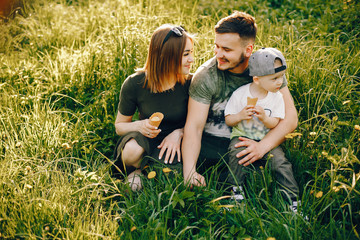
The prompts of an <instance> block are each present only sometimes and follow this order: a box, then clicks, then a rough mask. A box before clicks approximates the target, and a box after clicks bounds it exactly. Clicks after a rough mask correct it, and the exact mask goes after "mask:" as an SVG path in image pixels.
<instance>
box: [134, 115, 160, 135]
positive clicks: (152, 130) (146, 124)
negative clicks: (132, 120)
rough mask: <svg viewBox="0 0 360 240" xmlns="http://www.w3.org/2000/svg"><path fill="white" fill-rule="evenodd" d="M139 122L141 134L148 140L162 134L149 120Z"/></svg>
mask: <svg viewBox="0 0 360 240" xmlns="http://www.w3.org/2000/svg"><path fill="white" fill-rule="evenodd" d="M138 122H139V125H140V126H139V132H140V133H141V134H142V135H144V136H145V137H148V138H156V137H157V135H159V133H160V132H161V130H160V129H158V128H157V127H155V126H153V125H151V124H150V120H149V119H144V120H140V121H138Z"/></svg>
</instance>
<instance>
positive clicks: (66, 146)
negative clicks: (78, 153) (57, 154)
mask: <svg viewBox="0 0 360 240" xmlns="http://www.w3.org/2000/svg"><path fill="white" fill-rule="evenodd" d="M61 147H62V148H65V149H66V150H68V149H71V146H70V144H68V143H63V144H61Z"/></svg>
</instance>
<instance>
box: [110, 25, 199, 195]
mask: <svg viewBox="0 0 360 240" xmlns="http://www.w3.org/2000/svg"><path fill="white" fill-rule="evenodd" d="M193 61H194V59H193V39H192V37H191V36H190V35H189V34H188V33H187V32H186V31H185V30H184V29H183V28H182V27H172V26H170V25H163V26H161V27H159V28H158V29H156V30H155V32H154V33H153V35H152V37H151V41H150V46H149V52H148V56H147V60H146V63H145V67H144V68H143V69H141V70H139V71H137V72H136V73H134V74H133V75H131V76H129V77H128V78H127V79H126V80H125V81H124V83H123V85H122V87H121V91H120V102H119V105H118V113H117V117H116V121H115V129H116V133H117V134H118V135H121V136H122V137H121V138H120V140H119V142H118V144H117V146H116V149H115V153H114V155H115V160H116V161H115V166H116V167H114V168H113V172H114V174H115V175H116V174H119V173H123V172H125V174H128V177H127V181H128V182H129V184H130V186H131V189H132V190H134V191H135V190H138V189H140V188H141V181H140V175H141V166H144V164H145V161H146V159H147V158H143V157H144V156H152V157H154V158H155V159H159V161H162V162H164V163H165V164H172V163H176V161H177V162H180V159H181V153H180V144H181V139H182V136H183V127H184V125H185V120H186V114H187V102H188V89H189V85H190V79H191V75H189V73H190V67H191V64H192V62H193ZM136 109H137V110H138V113H139V120H138V121H134V122H132V117H133V115H134V114H135V112H136ZM154 112H161V113H163V114H164V119H163V120H162V122H161V124H160V126H159V128H156V127H154V126H152V125H151V124H150V123H149V117H150V116H151V115H152V114H153V113H154ZM175 159H176V160H175ZM119 170H120V171H119Z"/></svg>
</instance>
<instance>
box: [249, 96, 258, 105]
mask: <svg viewBox="0 0 360 240" xmlns="http://www.w3.org/2000/svg"><path fill="white" fill-rule="evenodd" d="M257 100H258V98H257V97H256V98H251V97H247V105H253V106H255V105H256V103H257Z"/></svg>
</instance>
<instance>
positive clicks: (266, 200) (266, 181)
mask: <svg viewBox="0 0 360 240" xmlns="http://www.w3.org/2000/svg"><path fill="white" fill-rule="evenodd" d="M235 9H236V10H242V11H246V12H249V13H250V14H252V15H254V16H255V17H256V19H257V22H258V26H259V34H258V38H257V41H256V46H255V48H256V49H258V48H260V47H270V46H271V47H276V48H279V49H280V50H281V51H282V52H284V55H285V57H286V59H287V63H288V71H287V79H288V82H289V89H290V91H291V93H292V95H293V98H294V101H295V105H296V107H297V109H298V113H299V127H298V129H297V130H296V132H298V133H300V134H301V135H300V136H296V137H293V138H291V139H288V140H287V141H286V142H285V144H284V147H285V148H286V154H287V156H288V157H289V159H290V161H291V162H292V164H293V168H294V173H295V177H296V180H297V181H298V183H299V186H300V190H301V194H300V200H301V201H302V203H303V204H302V206H301V208H300V211H301V212H302V213H303V215H306V216H308V217H309V220H308V221H306V220H305V219H304V218H303V217H302V216H301V215H300V214H297V215H294V214H293V213H292V212H291V211H290V210H289V209H288V206H287V201H286V198H283V197H282V193H281V190H280V188H279V187H278V185H277V183H276V181H275V179H274V178H273V176H272V173H271V172H270V171H269V169H268V168H267V167H265V168H262V169H260V170H259V171H257V172H254V173H253V174H251V175H250V176H249V177H248V178H247V184H246V188H245V191H246V197H247V198H246V200H245V201H244V202H242V203H240V204H239V203H236V202H233V201H230V200H229V199H228V198H222V196H224V195H225V196H227V195H228V193H227V192H226V191H225V190H224V186H222V185H220V184H218V182H217V179H218V177H219V176H218V174H217V172H216V169H214V170H209V173H208V177H209V179H208V186H207V187H206V188H203V189H198V188H195V189H193V190H190V189H188V188H186V187H185V186H184V184H183V178H182V175H181V172H178V171H173V172H171V173H164V172H163V171H162V167H163V166H153V167H151V169H150V170H155V171H156V172H157V176H156V177H155V178H154V179H147V178H144V179H143V181H144V189H143V190H142V191H140V192H136V193H134V192H132V191H131V190H130V189H129V187H128V186H126V185H125V184H124V183H123V182H122V181H121V180H116V179H114V178H111V176H110V175H109V167H110V163H109V161H110V160H111V155H112V150H113V148H114V145H115V142H116V140H117V137H116V136H115V131H114V126H113V123H114V117H115V115H116V110H117V103H118V94H119V91H120V88H121V84H122V82H123V81H124V79H125V78H126V77H127V76H128V75H130V74H131V73H133V72H134V70H135V69H136V68H139V67H142V66H143V64H144V61H145V58H146V54H147V46H148V43H149V39H150V36H151V34H152V32H153V31H154V30H155V29H156V27H158V26H160V25H161V24H163V23H172V24H176V25H180V24H181V25H183V26H185V28H186V29H187V30H188V31H189V32H191V33H195V34H196V44H195V58H196V60H195V64H194V67H193V69H192V71H195V70H196V68H197V67H199V66H200V65H201V64H202V63H203V62H205V61H206V60H207V59H209V58H211V57H212V56H213V52H212V49H213V40H214V33H213V28H214V25H215V24H216V22H217V21H218V20H219V19H220V18H222V17H224V16H226V15H228V14H230V13H231V12H232V11H233V10H235ZM358 10H360V4H359V3H357V2H355V1H344V2H341V1H335V0H329V1H326V2H325V3H324V2H323V1H311V2H307V1H297V2H296V3H294V2H292V1H287V0H284V1H277V0H272V1H270V0H269V1H258V2H256V3H254V2H252V1H236V0H231V1H214V2H211V3H210V2H209V1H205V0H198V1H195V2H193V1H187V0H186V1H174V0H166V1H165V0H162V1H153V0H139V1H134V0H132V1H130V0H110V1H100V0H99V1H87V0H77V1H72V0H60V1H48V2H47V1H42V0H38V1H36V2H34V3H32V5H31V6H30V5H29V6H27V8H26V14H24V16H25V17H22V16H17V17H15V18H13V19H11V20H10V21H9V22H7V23H0V32H1V34H2V35H1V37H0V126H1V127H0V133H1V135H0V238H5V239H14V238H19V239H22V238H31V239H35V238H48V239H64V238H65V239H169V238H170V239H190V238H195V239H215V238H221V239H222V238H229V239H234V238H235V239H244V238H253V239H267V238H270V237H274V238H276V239H356V238H359V235H358V232H359V224H358V222H360V200H359V199H360V198H359V195H360V192H359V191H360V188H359V178H360V174H359V170H360V168H359V155H360V154H359V140H360V131H359V130H358V127H357V126H358V125H360V120H359V116H360V115H359V106H360V105H359V99H360V96H359V95H360V87H359V82H360V81H359V70H360V62H359V61H360V60H359V49H360V47H359V32H360V31H359V27H358V26H359V24H358V23H359V20H358V18H357V16H358V12H359V11H358ZM347 23H351V24H347ZM220 161H221V160H220Z"/></svg>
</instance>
